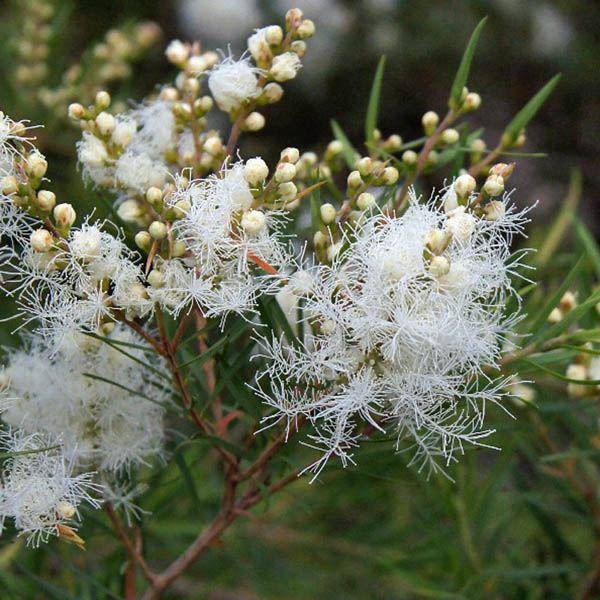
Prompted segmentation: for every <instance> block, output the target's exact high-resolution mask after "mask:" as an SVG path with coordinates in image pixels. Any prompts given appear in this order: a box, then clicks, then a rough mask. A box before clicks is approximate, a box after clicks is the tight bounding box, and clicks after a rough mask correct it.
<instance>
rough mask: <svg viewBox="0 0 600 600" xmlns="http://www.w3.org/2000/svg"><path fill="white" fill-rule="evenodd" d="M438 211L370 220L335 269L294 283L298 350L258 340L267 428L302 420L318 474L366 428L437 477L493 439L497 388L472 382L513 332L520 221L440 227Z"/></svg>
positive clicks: (458, 219) (347, 453)
mask: <svg viewBox="0 0 600 600" xmlns="http://www.w3.org/2000/svg"><path fill="white" fill-rule="evenodd" d="M443 203H444V201H443V200H442V199H441V198H436V199H434V200H433V201H431V202H430V203H428V204H426V205H419V204H417V203H416V201H415V199H414V198H413V201H412V203H411V205H410V206H409V208H408V210H407V211H406V212H405V213H404V214H403V215H402V216H401V217H399V218H395V217H394V218H392V217H386V216H384V215H380V214H376V215H372V216H369V217H367V218H366V219H365V221H364V223H363V224H362V225H361V226H360V227H359V228H358V229H357V231H356V236H354V235H353V236H352V237H351V238H349V239H347V240H346V241H345V242H346V245H347V249H346V250H345V252H344V253H343V254H340V255H338V256H337V257H335V258H334V260H333V263H332V265H331V266H316V267H312V268H309V269H308V270H306V271H303V273H304V274H303V276H302V283H301V284H300V285H298V282H295V281H294V282H290V284H289V285H290V286H291V287H292V290H294V292H295V293H296V294H297V297H298V299H299V300H301V302H299V303H297V304H296V305H297V306H299V305H301V306H302V307H303V315H304V320H305V321H306V323H305V324H304V327H303V331H304V339H302V340H301V345H300V346H298V345H297V346H290V345H287V344H284V343H283V342H282V341H281V340H278V339H273V340H262V342H263V346H264V348H265V353H264V355H265V356H266V357H267V358H268V359H269V360H268V362H267V367H266V368H265V370H264V371H263V372H262V373H261V374H260V375H259V378H258V388H257V389H258V393H259V395H260V396H261V397H262V398H263V399H265V401H266V402H267V404H268V405H269V406H271V407H273V408H274V409H275V412H274V413H273V414H272V415H270V416H269V417H267V418H266V419H265V422H266V423H273V422H277V421H278V420H279V419H284V420H285V421H286V422H287V425H288V427H290V426H291V425H292V424H293V423H294V421H295V420H296V419H297V418H299V417H300V416H304V417H305V418H306V419H308V420H309V422H310V423H311V425H312V432H311V433H310V434H309V442H308V445H310V446H311V447H314V448H317V449H319V450H320V451H321V452H322V453H323V455H322V457H321V458H319V459H318V460H317V461H316V462H315V463H314V464H313V465H312V468H313V470H314V471H315V472H316V473H318V472H319V471H320V470H321V469H322V468H323V466H324V465H325V463H326V461H327V459H328V458H329V457H331V456H337V457H339V458H340V459H341V461H342V463H343V464H344V465H346V464H348V463H350V462H352V460H353V459H352V455H353V452H354V448H355V447H356V446H357V445H358V442H359V438H360V436H361V431H362V429H363V427H364V426H365V425H368V426H371V427H373V428H375V429H381V430H383V429H385V430H387V431H391V432H393V433H395V435H396V436H397V438H398V445H400V444H401V442H402V440H403V439H408V440H410V442H411V443H412V447H413V449H414V450H415V456H416V459H419V460H422V461H423V463H422V465H426V464H428V465H430V466H431V467H433V468H437V466H436V462H435V458H436V456H440V455H441V456H442V457H443V459H444V460H445V462H446V463H448V462H449V461H451V460H453V456H454V453H455V452H456V451H462V448H463V446H464V444H466V443H473V444H480V445H482V444H483V442H482V441H481V440H482V438H483V437H484V436H485V435H487V434H489V433H490V432H489V431H487V430H486V429H485V427H484V423H483V417H484V414H485V404H486V403H487V402H498V401H499V399H500V397H501V393H502V392H501V390H502V385H503V382H502V381H498V382H494V381H488V382H487V383H484V384H483V385H481V386H478V385H477V378H478V375H479V374H481V370H482V368H483V366H485V365H494V364H496V361H497V360H498V357H499V352H500V350H499V349H500V346H501V342H502V340H503V339H504V336H505V334H506V333H507V332H508V330H509V329H510V327H511V325H512V323H513V321H514V318H512V319H506V318H505V317H504V315H503V307H504V304H505V299H506V297H507V295H508V294H511V293H513V289H512V286H511V281H510V275H511V274H512V273H513V271H514V269H515V267H516V266H517V263H518V257H516V258H515V257H511V253H510V250H509V242H510V237H511V235H512V233H518V232H520V231H521V230H522V225H523V223H524V222H525V217H524V213H515V211H514V208H512V207H510V208H509V209H508V210H507V213H506V215H504V216H503V217H502V218H501V219H500V220H498V221H494V222H490V221H487V220H485V219H478V218H476V217H474V216H473V215H471V214H467V213H465V212H464V210H462V211H457V212H456V213H454V214H450V215H447V216H446V215H445V214H444V212H443V210H440V209H441V208H442V205H443ZM444 229H445V230H446V231H450V233H451V234H452V236H451V239H450V241H449V244H448V245H447V247H445V248H444V249H443V254H442V255H441V256H434V255H432V254H431V252H430V250H428V249H427V246H426V244H427V242H428V241H430V239H431V231H432V230H436V231H437V230H444ZM442 262H443V263H444V265H445V266H446V268H444V269H442V268H441V266H440V265H441V264H442ZM434 263H435V265H436V268H432V265H433V264H434Z"/></svg>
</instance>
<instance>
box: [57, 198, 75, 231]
mask: <svg viewBox="0 0 600 600" xmlns="http://www.w3.org/2000/svg"><path fill="white" fill-rule="evenodd" d="M52 214H53V215H54V220H55V221H56V224H57V225H58V227H59V228H60V229H66V228H68V227H71V225H73V223H75V219H76V218H77V213H76V212H75V209H74V208H73V207H72V206H71V205H70V204H69V203H67V202H63V203H62V204H57V205H56V206H55V207H54V211H53V213H52Z"/></svg>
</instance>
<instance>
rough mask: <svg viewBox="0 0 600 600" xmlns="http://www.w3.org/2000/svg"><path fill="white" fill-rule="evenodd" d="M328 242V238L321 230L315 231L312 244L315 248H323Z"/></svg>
mask: <svg viewBox="0 0 600 600" xmlns="http://www.w3.org/2000/svg"><path fill="white" fill-rule="evenodd" d="M328 243H329V238H328V237H327V236H326V235H325V234H324V233H323V232H322V231H315V235H314V236H313V245H314V247H315V248H324V247H325V246H327V244H328Z"/></svg>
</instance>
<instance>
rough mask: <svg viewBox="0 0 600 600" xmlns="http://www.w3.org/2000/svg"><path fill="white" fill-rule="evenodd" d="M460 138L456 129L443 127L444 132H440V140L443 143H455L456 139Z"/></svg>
mask: <svg viewBox="0 0 600 600" xmlns="http://www.w3.org/2000/svg"><path fill="white" fill-rule="evenodd" d="M459 139H460V134H459V133H458V131H456V129H452V128H451V127H450V128H448V129H445V130H444V132H443V133H442V142H443V143H444V144H449V145H452V144H456V142H458V140H459Z"/></svg>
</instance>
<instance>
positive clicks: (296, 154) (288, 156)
mask: <svg viewBox="0 0 600 600" xmlns="http://www.w3.org/2000/svg"><path fill="white" fill-rule="evenodd" d="M299 159H300V150H298V148H292V147H290V148H284V149H283V150H282V151H281V154H280V160H282V161H284V162H288V163H294V164H295V163H297V162H298V160H299Z"/></svg>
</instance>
